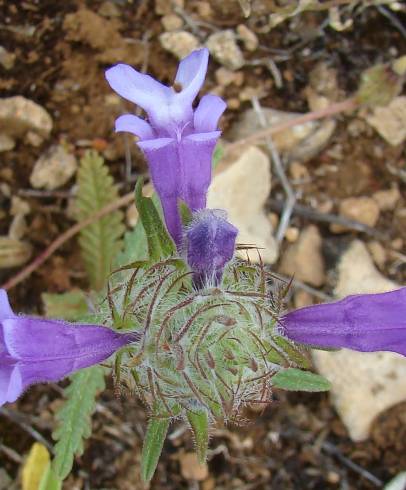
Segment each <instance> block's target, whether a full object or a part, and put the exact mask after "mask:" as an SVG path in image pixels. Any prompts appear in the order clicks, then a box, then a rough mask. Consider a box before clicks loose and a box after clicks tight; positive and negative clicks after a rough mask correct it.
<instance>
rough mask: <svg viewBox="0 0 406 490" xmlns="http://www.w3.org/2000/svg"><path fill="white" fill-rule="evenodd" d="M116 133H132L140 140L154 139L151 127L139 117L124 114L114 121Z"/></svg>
mask: <svg viewBox="0 0 406 490" xmlns="http://www.w3.org/2000/svg"><path fill="white" fill-rule="evenodd" d="M115 129H116V132H119V131H125V132H127V133H132V134H135V135H136V136H138V137H139V138H141V139H143V140H144V139H145V140H148V139H151V138H154V136H155V134H154V131H153V129H152V127H151V125H150V124H149V123H148V122H147V121H145V120H144V119H141V118H140V117H137V116H134V115H132V114H124V115H123V116H120V117H118V118H117V119H116V128H115Z"/></svg>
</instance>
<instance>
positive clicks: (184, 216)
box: [178, 201, 193, 227]
mask: <svg viewBox="0 0 406 490" xmlns="http://www.w3.org/2000/svg"><path fill="white" fill-rule="evenodd" d="M178 209H179V214H180V219H181V221H182V225H183V226H184V227H186V226H189V225H190V223H191V222H192V220H193V215H192V211H191V210H190V208H189V206H188V205H187V204H186V203H185V201H179V204H178Z"/></svg>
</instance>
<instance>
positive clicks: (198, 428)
mask: <svg viewBox="0 0 406 490" xmlns="http://www.w3.org/2000/svg"><path fill="white" fill-rule="evenodd" d="M187 419H188V421H189V424H190V426H191V428H192V431H193V434H194V436H195V443H196V453H197V459H198V461H199V463H200V464H203V463H204V462H205V461H206V455H207V446H208V444H209V419H208V416H207V411H206V410H204V409H203V410H196V411H193V412H187Z"/></svg>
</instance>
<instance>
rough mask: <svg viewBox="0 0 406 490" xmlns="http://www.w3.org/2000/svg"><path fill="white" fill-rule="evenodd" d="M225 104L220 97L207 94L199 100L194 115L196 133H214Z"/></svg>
mask: <svg viewBox="0 0 406 490" xmlns="http://www.w3.org/2000/svg"><path fill="white" fill-rule="evenodd" d="M226 107H227V104H226V103H225V102H224V100H223V99H222V98H221V97H218V96H217V95H212V94H208V95H205V96H204V97H202V98H201V100H200V103H199V105H198V106H197V108H196V110H195V114H194V127H195V130H196V131H197V132H202V133H203V132H206V131H215V130H216V129H217V125H218V122H219V119H220V117H221V115H222V114H223V112H224V111H225V109H226Z"/></svg>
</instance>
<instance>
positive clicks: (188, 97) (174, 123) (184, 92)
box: [106, 48, 209, 137]
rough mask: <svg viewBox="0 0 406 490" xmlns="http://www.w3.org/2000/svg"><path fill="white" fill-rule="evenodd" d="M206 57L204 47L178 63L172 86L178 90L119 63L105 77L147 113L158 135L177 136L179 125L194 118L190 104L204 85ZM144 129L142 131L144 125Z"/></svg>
mask: <svg viewBox="0 0 406 490" xmlns="http://www.w3.org/2000/svg"><path fill="white" fill-rule="evenodd" d="M208 58H209V52H208V50H207V49H206V48H203V49H200V50H197V51H193V52H192V53H191V54H190V55H189V56H187V57H186V58H185V59H183V60H182V61H181V62H180V63H179V67H178V71H177V73H176V77H175V82H174V85H175V86H180V87H181V90H180V91H175V90H174V88H173V87H167V86H166V85H164V84H162V83H160V82H158V81H156V80H154V79H153V78H152V77H151V76H149V75H145V74H142V73H139V72H137V71H136V70H134V69H133V68H131V67H130V66H129V65H125V64H122V63H119V64H117V65H115V66H113V67H112V68H110V69H108V70H107V71H106V79H107V81H108V82H109V84H110V86H111V87H112V89H113V90H114V91H115V92H117V93H118V94H119V95H121V96H122V97H124V98H125V99H127V100H130V101H131V102H133V103H135V104H137V105H139V106H140V107H142V108H143V109H144V110H145V111H146V112H147V114H148V116H149V121H150V124H151V129H153V130H155V131H158V132H160V133H161V136H162V132H163V131H165V132H166V134H167V135H170V136H172V137H176V133H177V131H179V128H183V127H184V126H185V124H187V123H188V122H191V121H192V120H193V108H192V103H193V100H194V99H195V97H196V96H197V94H198V92H199V90H200V88H201V87H202V85H203V82H204V79H205V76H206V71H207V64H208ZM133 122H134V121H133ZM143 129H144V131H143V132H145V125H144V128H143ZM141 137H142V135H141Z"/></svg>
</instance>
